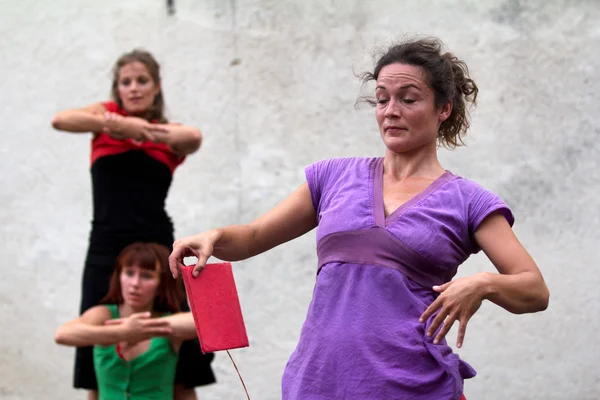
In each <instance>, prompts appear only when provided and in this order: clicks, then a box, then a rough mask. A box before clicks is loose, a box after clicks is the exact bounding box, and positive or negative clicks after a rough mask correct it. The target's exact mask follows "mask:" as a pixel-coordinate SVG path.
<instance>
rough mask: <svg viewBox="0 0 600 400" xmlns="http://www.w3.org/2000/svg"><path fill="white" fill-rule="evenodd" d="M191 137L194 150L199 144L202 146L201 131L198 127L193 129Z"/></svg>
mask: <svg viewBox="0 0 600 400" xmlns="http://www.w3.org/2000/svg"><path fill="white" fill-rule="evenodd" d="M192 137H193V138H194V144H195V147H196V150H198V149H199V148H200V146H202V139H203V138H202V132H200V129H194V132H193V134H192Z"/></svg>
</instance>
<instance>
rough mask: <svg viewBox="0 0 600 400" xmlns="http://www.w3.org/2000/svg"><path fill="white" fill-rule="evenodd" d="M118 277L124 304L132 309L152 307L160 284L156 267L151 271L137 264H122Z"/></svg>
mask: <svg viewBox="0 0 600 400" xmlns="http://www.w3.org/2000/svg"><path fill="white" fill-rule="evenodd" d="M119 278H120V280H121V295H122V296H123V301H124V302H125V304H127V305H128V306H130V307H131V308H133V309H150V310H151V309H152V305H153V304H154V298H155V297H156V293H157V291H158V287H159V285H160V274H159V271H158V268H157V269H156V270H154V271H153V270H149V269H146V268H142V267H140V266H138V265H128V266H124V267H123V269H122V270H121V275H120V277H119Z"/></svg>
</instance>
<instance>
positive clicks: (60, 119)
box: [52, 103, 202, 156]
mask: <svg viewBox="0 0 600 400" xmlns="http://www.w3.org/2000/svg"><path fill="white" fill-rule="evenodd" d="M52 126H53V127H54V129H57V130H60V131H65V132H70V133H86V132H93V133H99V132H105V133H107V134H109V135H110V136H112V137H114V138H115V139H120V140H123V139H133V140H138V141H151V142H156V143H164V144H166V145H167V146H169V147H170V148H171V150H172V151H173V152H174V153H175V154H177V155H179V156H185V155H187V154H191V153H193V152H195V151H196V150H198V149H199V148H200V145H201V144H202V133H201V132H200V130H199V129H197V128H193V127H190V126H185V125H181V124H152V123H149V122H148V121H146V120H144V119H142V118H138V117H133V116H127V117H126V116H122V115H119V114H115V113H109V112H107V111H106V108H105V107H104V106H103V105H102V104H101V103H96V104H91V105H89V106H87V107H84V108H77V109H70V110H65V111H60V112H58V113H57V114H56V115H54V117H53V118H52Z"/></svg>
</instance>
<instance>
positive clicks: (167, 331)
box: [147, 326, 173, 336]
mask: <svg viewBox="0 0 600 400" xmlns="http://www.w3.org/2000/svg"><path fill="white" fill-rule="evenodd" d="M147 333H148V334H149V335H151V336H170V335H172V334H173V329H171V327H170V326H166V327H156V328H152V329H150V330H148V331H147Z"/></svg>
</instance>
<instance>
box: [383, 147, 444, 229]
mask: <svg viewBox="0 0 600 400" xmlns="http://www.w3.org/2000/svg"><path fill="white" fill-rule="evenodd" d="M374 169H375V170H374V171H373V174H374V176H373V203H374V207H373V209H374V213H375V224H377V226H380V227H382V228H385V227H387V226H389V225H390V224H392V223H393V222H394V221H395V220H396V219H397V218H398V217H399V216H400V214H402V213H403V212H404V211H406V209H408V208H409V207H411V206H412V205H414V204H415V203H417V202H418V201H419V200H421V199H423V198H424V197H426V196H428V195H429V194H431V193H432V192H433V191H435V190H436V189H437V188H439V187H440V186H441V185H442V184H443V183H444V182H446V181H448V180H449V179H450V178H452V177H453V176H454V175H453V174H452V172H450V171H448V170H446V171H444V173H443V174H442V175H440V176H439V177H438V178H437V179H436V180H434V181H433V182H431V183H430V184H429V186H427V187H426V188H425V189H423V190H422V191H421V192H419V193H418V194H416V195H414V196H413V197H411V198H410V199H409V200H407V201H405V202H404V203H402V204H401V205H400V206H399V207H398V208H396V209H395V210H394V211H393V212H392V213H391V214H390V215H388V216H387V217H386V216H385V208H384V203H383V158H380V159H378V160H377V162H376V163H375V168H374Z"/></svg>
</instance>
